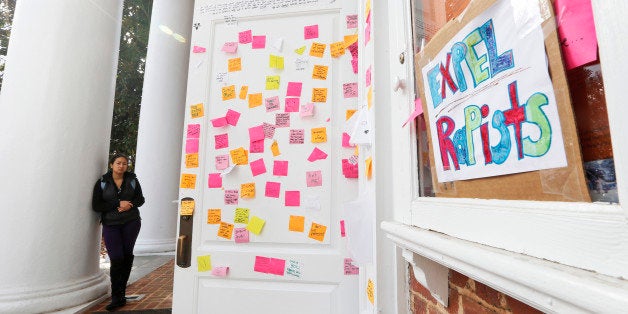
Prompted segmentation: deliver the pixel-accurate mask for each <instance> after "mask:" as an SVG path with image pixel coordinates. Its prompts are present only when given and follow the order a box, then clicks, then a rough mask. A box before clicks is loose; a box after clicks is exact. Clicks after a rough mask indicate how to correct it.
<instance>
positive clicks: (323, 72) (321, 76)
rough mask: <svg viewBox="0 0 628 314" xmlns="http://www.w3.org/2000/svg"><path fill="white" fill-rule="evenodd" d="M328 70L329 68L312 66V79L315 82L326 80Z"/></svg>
mask: <svg viewBox="0 0 628 314" xmlns="http://www.w3.org/2000/svg"><path fill="white" fill-rule="evenodd" d="M328 69H329V67H327V66H326V65H318V64H316V65H314V68H313V69H312V78H313V79H315V80H326V79H327V70H328Z"/></svg>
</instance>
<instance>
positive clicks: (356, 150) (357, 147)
mask: <svg viewBox="0 0 628 314" xmlns="http://www.w3.org/2000/svg"><path fill="white" fill-rule="evenodd" d="M353 155H354V156H360V147H359V146H358V145H355V149H353Z"/></svg>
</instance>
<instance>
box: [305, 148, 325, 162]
mask: <svg viewBox="0 0 628 314" xmlns="http://www.w3.org/2000/svg"><path fill="white" fill-rule="evenodd" d="M320 159H327V154H326V153H325V152H324V151H322V150H320V149H319V148H318V147H314V149H313V150H312V153H311V154H310V157H308V158H307V160H308V161H309V162H314V161H317V160H320Z"/></svg>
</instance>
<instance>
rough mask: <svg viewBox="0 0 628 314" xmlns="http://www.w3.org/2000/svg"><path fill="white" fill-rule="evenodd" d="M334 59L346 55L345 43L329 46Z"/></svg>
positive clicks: (340, 42)
mask: <svg viewBox="0 0 628 314" xmlns="http://www.w3.org/2000/svg"><path fill="white" fill-rule="evenodd" d="M329 49H330V50H331V56H332V58H338V57H340V56H342V55H344V54H345V42H344V41H339V42H335V43H332V44H330V45H329Z"/></svg>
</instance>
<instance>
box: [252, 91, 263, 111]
mask: <svg viewBox="0 0 628 314" xmlns="http://www.w3.org/2000/svg"><path fill="white" fill-rule="evenodd" d="M261 105H262V93H255V94H249V108H255V107H257V106H261Z"/></svg>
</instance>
